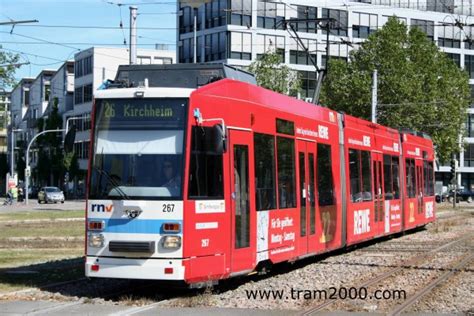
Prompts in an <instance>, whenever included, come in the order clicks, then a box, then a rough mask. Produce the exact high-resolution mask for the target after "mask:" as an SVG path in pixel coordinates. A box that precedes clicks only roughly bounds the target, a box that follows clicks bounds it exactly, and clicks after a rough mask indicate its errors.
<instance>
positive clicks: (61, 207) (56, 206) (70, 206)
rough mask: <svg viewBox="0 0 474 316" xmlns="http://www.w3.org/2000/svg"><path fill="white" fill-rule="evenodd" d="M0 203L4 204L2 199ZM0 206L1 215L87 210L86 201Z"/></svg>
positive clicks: (30, 201)
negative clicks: (25, 212)
mask: <svg viewBox="0 0 474 316" xmlns="http://www.w3.org/2000/svg"><path fill="white" fill-rule="evenodd" d="M0 203H1V204H3V200H2V199H0ZM1 204H0V213H4V212H21V211H51V210H58V211H66V210H85V207H86V201H85V200H74V201H65V202H64V203H49V204H39V203H38V201H37V200H36V199H34V200H29V203H28V205H26V204H25V203H24V202H23V203H14V204H12V205H1Z"/></svg>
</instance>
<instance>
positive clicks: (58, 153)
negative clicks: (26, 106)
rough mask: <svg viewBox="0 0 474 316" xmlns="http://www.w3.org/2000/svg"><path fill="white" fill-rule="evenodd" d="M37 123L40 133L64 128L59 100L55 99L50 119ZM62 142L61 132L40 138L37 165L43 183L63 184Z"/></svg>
mask: <svg viewBox="0 0 474 316" xmlns="http://www.w3.org/2000/svg"><path fill="white" fill-rule="evenodd" d="M36 122H37V128H38V132H41V131H43V130H56V129H61V128H62V124H63V120H62V118H61V115H59V108H58V98H54V99H53V104H52V107H51V112H50V113H49V115H48V118H47V119H43V118H39V119H37V121H36ZM61 142H62V139H61V133H60V132H57V133H54V132H51V133H46V134H44V135H41V136H39V137H38V139H37V147H38V148H39V160H38V164H37V175H38V177H39V178H38V179H39V180H40V181H41V182H45V183H48V184H56V185H58V186H59V185H60V184H61V179H62V177H63V173H64V165H63V151H62V146H61ZM51 176H52V177H51Z"/></svg>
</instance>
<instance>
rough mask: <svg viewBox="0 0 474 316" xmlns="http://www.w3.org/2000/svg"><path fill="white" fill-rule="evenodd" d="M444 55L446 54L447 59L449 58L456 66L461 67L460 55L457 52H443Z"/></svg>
mask: <svg viewBox="0 0 474 316" xmlns="http://www.w3.org/2000/svg"><path fill="white" fill-rule="evenodd" d="M445 54H446V56H448V58H449V59H451V60H452V61H453V62H454V63H455V64H456V66H458V67H461V55H459V54H453V53H445Z"/></svg>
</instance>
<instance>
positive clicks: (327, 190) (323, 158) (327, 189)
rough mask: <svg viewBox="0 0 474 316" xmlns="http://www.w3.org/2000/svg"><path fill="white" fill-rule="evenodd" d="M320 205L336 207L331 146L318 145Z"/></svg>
mask: <svg viewBox="0 0 474 316" xmlns="http://www.w3.org/2000/svg"><path fill="white" fill-rule="evenodd" d="M317 163H318V174H317V176H318V194H319V196H318V204H319V206H324V205H334V204H335V199H334V184H333V183H334V182H333V178H332V161H331V146H330V145H324V144H318V157H317Z"/></svg>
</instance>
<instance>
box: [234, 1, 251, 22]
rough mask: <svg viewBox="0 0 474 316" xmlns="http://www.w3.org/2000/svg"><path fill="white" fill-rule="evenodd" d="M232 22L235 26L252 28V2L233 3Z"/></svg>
mask: <svg viewBox="0 0 474 316" xmlns="http://www.w3.org/2000/svg"><path fill="white" fill-rule="evenodd" d="M231 9H232V10H231V11H232V15H231V21H230V24H233V25H243V26H246V27H248V28H250V27H251V26H252V0H234V1H231Z"/></svg>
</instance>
